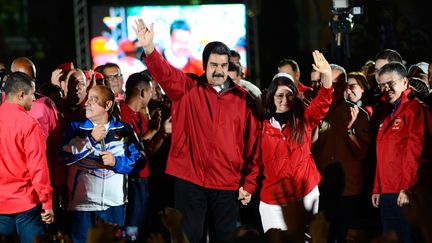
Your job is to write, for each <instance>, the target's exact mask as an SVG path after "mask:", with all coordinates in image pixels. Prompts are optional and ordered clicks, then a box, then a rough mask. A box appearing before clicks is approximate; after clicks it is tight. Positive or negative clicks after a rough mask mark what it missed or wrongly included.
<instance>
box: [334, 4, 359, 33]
mask: <svg viewBox="0 0 432 243" xmlns="http://www.w3.org/2000/svg"><path fill="white" fill-rule="evenodd" d="M331 12H332V14H333V20H332V21H331V22H330V27H331V29H332V31H333V33H335V34H336V33H342V34H349V33H350V32H351V29H352V18H353V17H354V16H357V15H362V14H363V7H362V6H352V7H350V5H349V4H348V1H339V0H333V7H332V9H331Z"/></svg>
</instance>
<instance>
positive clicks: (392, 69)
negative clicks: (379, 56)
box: [378, 62, 408, 78]
mask: <svg viewBox="0 0 432 243" xmlns="http://www.w3.org/2000/svg"><path fill="white" fill-rule="evenodd" d="M386 73H396V74H397V75H398V76H399V77H400V78H406V77H407V76H408V72H407V70H406V68H405V66H404V65H403V64H402V63H400V62H389V63H387V64H385V65H384V66H382V68H381V69H380V71H379V73H378V76H381V75H383V74H386Z"/></svg>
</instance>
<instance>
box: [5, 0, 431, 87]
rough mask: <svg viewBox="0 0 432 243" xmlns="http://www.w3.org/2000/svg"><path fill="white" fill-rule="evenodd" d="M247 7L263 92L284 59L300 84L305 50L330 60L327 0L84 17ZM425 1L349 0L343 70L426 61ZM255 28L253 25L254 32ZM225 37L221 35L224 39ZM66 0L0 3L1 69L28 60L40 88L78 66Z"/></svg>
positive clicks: (93, 1)
mask: <svg viewBox="0 0 432 243" xmlns="http://www.w3.org/2000/svg"><path fill="white" fill-rule="evenodd" d="M238 2H240V3H246V5H247V9H248V35H249V37H248V43H249V46H248V52H249V57H250V58H255V59H254V61H251V60H249V61H251V62H250V63H251V64H253V65H255V66H251V65H249V71H250V72H249V77H248V79H249V80H250V81H252V82H255V83H257V84H259V86H261V88H264V87H266V86H267V84H268V81H270V79H271V78H272V77H273V75H274V74H275V73H276V70H277V63H278V62H279V60H280V59H282V58H292V59H295V60H297V62H298V63H299V65H300V68H301V71H302V77H301V80H302V81H303V82H304V83H307V82H308V79H309V71H310V69H311V63H312V56H311V52H312V51H313V50H315V49H318V50H321V51H322V52H324V53H325V55H326V57H327V58H328V59H330V62H335V60H334V58H332V55H331V50H332V48H331V44H332V39H333V33H332V30H331V28H330V27H329V21H330V20H331V19H332V13H331V11H330V8H331V6H332V2H331V1H329V0H325V1H324V0H284V1H270V0H265V1H264V0H262V1H260V0H247V1H200V0H191V1H172V0H171V1H166V0H165V1H158V0H150V1H132V0H129V1H126V0H123V1H119V0H118V1H107V0H105V1H104V0H88V1H87V3H88V12H89V13H90V12H91V11H90V10H91V6H93V5H97V4H130V5H138V4H139V5H143V4H150V5H151V4H155V5H158V4H206V3H238ZM426 4H427V3H426V0H410V1H405V0H370V1H366V0H365V1H351V2H350V6H355V5H359V6H363V10H364V13H363V14H362V15H360V16H356V17H354V19H353V23H354V28H353V30H352V32H351V33H350V34H349V37H350V52H351V58H350V59H349V60H348V62H347V63H346V64H345V65H344V66H345V68H346V69H347V71H353V70H358V69H360V67H361V66H362V64H363V63H365V62H366V61H367V60H369V59H373V58H374V56H375V55H376V53H377V52H378V51H379V50H382V49H384V48H392V49H395V50H397V51H399V52H400V53H401V55H402V57H403V58H404V59H405V61H406V64H407V66H409V65H411V64H413V63H417V62H420V61H425V62H432V48H431V47H432V45H431V44H432V21H431V16H430V13H429V12H430V10H428V8H427V7H426ZM255 26H256V28H254V27H255ZM223 34H224V33H221V35H223ZM75 53H76V52H75V29H74V13H73V1H72V0H61V1H54V0H47V1H40V0H32V1H30V0H16V1H14V0H12V1H11V0H0V62H1V63H4V64H5V65H6V67H9V66H10V62H11V61H12V60H13V59H14V58H16V57H18V56H27V57H29V58H30V59H32V60H33V61H34V62H35V64H36V67H37V70H38V78H37V79H38V83H40V82H42V81H47V80H49V78H50V75H51V72H52V71H53V70H54V68H55V67H56V66H57V65H58V64H60V63H65V62H68V61H73V62H74V63H76V57H75V55H76V54H75Z"/></svg>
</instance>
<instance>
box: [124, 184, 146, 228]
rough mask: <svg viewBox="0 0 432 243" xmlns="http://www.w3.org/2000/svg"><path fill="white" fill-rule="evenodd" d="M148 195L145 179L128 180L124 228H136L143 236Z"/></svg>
mask: <svg viewBox="0 0 432 243" xmlns="http://www.w3.org/2000/svg"><path fill="white" fill-rule="evenodd" d="M149 214H150V195H149V187H148V180H147V179H146V178H129V186H128V204H127V206H126V226H136V227H138V229H139V232H140V235H141V236H144V234H145V232H144V231H145V230H147V229H148V218H149Z"/></svg>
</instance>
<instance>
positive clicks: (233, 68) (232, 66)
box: [228, 62, 241, 76]
mask: <svg viewBox="0 0 432 243" xmlns="http://www.w3.org/2000/svg"><path fill="white" fill-rule="evenodd" d="M228 71H229V72H236V73H237V76H240V75H241V67H240V66H239V65H238V64H237V63H234V62H228Z"/></svg>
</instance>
